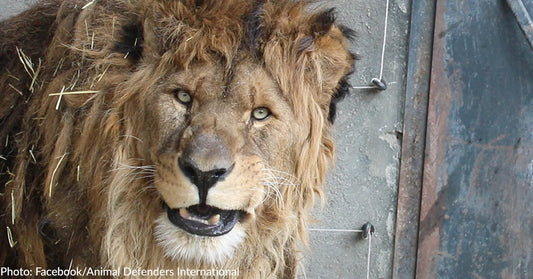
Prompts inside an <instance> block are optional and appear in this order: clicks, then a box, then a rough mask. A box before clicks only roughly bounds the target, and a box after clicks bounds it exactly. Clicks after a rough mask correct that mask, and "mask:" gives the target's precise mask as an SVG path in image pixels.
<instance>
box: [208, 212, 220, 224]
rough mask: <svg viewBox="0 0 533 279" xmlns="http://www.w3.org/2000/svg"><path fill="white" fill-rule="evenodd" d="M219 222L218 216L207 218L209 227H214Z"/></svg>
mask: <svg viewBox="0 0 533 279" xmlns="http://www.w3.org/2000/svg"><path fill="white" fill-rule="evenodd" d="M219 221H220V214H217V215H214V216H213V217H211V218H209V225H214V224H216V223H218V222H219Z"/></svg>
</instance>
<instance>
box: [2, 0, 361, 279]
mask: <svg viewBox="0 0 533 279" xmlns="http://www.w3.org/2000/svg"><path fill="white" fill-rule="evenodd" d="M87 3H88V1H78V0H76V1H64V2H63V1H59V0H48V1H43V2H40V3H39V4H37V5H36V6H35V7H33V8H32V9H31V10H29V11H27V12H24V13H22V14H21V15H19V16H17V17H15V18H12V19H9V20H7V21H4V22H2V23H0V30H1V31H0V38H1V39H2V40H1V42H0V67H1V68H0V69H1V72H0V101H1V103H2V107H0V121H1V127H0V143H1V144H0V155H2V158H1V160H0V164H1V166H0V172H1V176H0V183H1V184H0V185H4V184H5V187H4V186H0V187H4V188H2V191H1V192H2V198H1V201H2V206H3V213H2V215H1V216H2V218H1V219H0V225H2V226H1V227H2V228H9V230H10V231H11V232H12V239H13V241H15V242H16V243H11V244H15V245H14V247H13V248H11V247H10V243H9V242H8V241H7V239H8V235H7V230H6V229H1V230H0V231H1V233H0V246H1V250H0V251H1V252H0V262H2V263H3V266H10V267H23V268H30V269H33V268H35V267H43V268H56V267H61V268H68V267H69V266H74V267H82V268H83V267H93V268H95V267H101V266H102V267H105V268H109V269H118V268H121V267H130V268H142V269H145V270H148V269H155V268H171V269H175V268H176V267H180V268H182V269H186V268H193V269H201V268H204V269H209V268H217V269H236V268H239V272H240V277H242V278H294V277H295V275H296V270H297V267H298V262H299V259H300V255H299V251H300V250H301V249H302V245H303V244H304V243H305V241H306V223H307V221H308V219H309V217H308V214H309V211H310V209H311V208H312V207H313V201H314V198H315V195H318V196H322V186H321V185H322V184H323V182H324V176H325V172H326V169H327V167H328V163H329V162H330V161H331V160H332V157H333V152H334V146H333V142H332V141H331V139H330V136H329V132H328V130H329V128H330V126H331V121H330V120H332V118H333V114H334V111H333V110H334V103H335V102H336V99H337V98H338V97H340V95H342V94H343V93H344V92H343V91H345V90H347V88H346V86H347V83H346V75H347V74H349V72H350V71H351V68H352V63H353V59H354V57H353V55H352V54H350V53H349V51H348V50H347V42H346V37H347V36H349V30H347V29H345V28H342V27H340V26H338V25H335V23H334V18H333V16H332V13H331V10H329V11H318V12H316V11H315V12H310V10H309V3H308V2H306V1H292V0H266V1H255V2H254V1H249V0H225V1H218V0H205V1H192V0H182V1H177V0H176V1H163V0H161V1H156V0H152V1H141V0H115V1H111V0H100V1H95V2H94V3H92V4H91V5H86V4H87ZM21 60H22V61H23V62H21ZM180 90H182V91H185V93H187V94H189V96H190V97H191V98H192V101H191V103H187V102H185V103H184V102H182V101H181V99H180V101H177V100H176V96H177V95H176V94H179V92H181V91H180ZM79 91H83V92H82V93H79ZM61 92H62V93H64V95H62V96H58V95H57V94H54V93H61ZM69 92H74V93H76V92H78V93H77V94H68V93H69ZM258 107H265V108H268V109H269V110H270V111H271V113H272V114H271V115H270V117H268V118H266V119H258V118H254V115H255V114H254V113H255V109H256V108H258ZM183 158H186V159H188V160H192V161H194V164H195V166H196V164H197V165H198V168H199V169H202V170H207V169H215V168H220V165H224V164H227V166H228V168H226V169H229V170H231V171H228V173H229V174H228V175H227V177H226V176H225V177H224V179H220V181H218V182H217V183H216V184H215V185H214V186H212V187H211V188H210V189H209V190H208V192H206V193H208V194H206V196H205V197H204V198H205V199H203V198H202V195H201V194H200V190H199V188H198V189H197V186H196V184H193V183H191V181H193V179H192V178H191V179H189V178H188V177H189V174H187V170H188V169H187V168H186V167H183V166H182V165H181V162H182V161H180V160H182V159H183ZM178 162H179V163H178ZM230 165H231V166H230ZM201 203H204V205H208V206H212V207H214V208H218V209H221V210H239V212H240V213H239V214H241V215H239V216H241V217H240V219H239V222H238V224H237V225H236V227H235V229H233V231H238V232H239V233H240V235H239V234H237V232H236V233H235V234H233V236H232V237H234V238H235V239H234V241H235V243H234V245H233V246H231V247H230V246H228V245H229V244H227V243H224V242H225V241H226V240H224V239H225V238H222V237H219V236H214V237H209V236H208V237H197V236H192V235H191V234H188V233H186V232H184V231H181V230H179V229H177V227H176V228H174V226H173V225H172V224H171V223H170V221H168V219H167V214H166V213H165V209H164V208H166V207H168V208H171V209H177V208H184V207H189V206H193V205H195V204H201ZM162 204H164V206H162ZM168 214H170V213H168ZM169 216H170V215H169ZM233 231H232V232H233ZM232 232H230V233H228V235H231V234H232ZM241 238H242V239H241ZM221 239H222V240H221ZM180 241H183V242H190V243H191V244H190V247H192V248H190V249H189V250H187V251H186V252H183V251H175V250H173V249H175V248H176V247H173V246H180V245H181V243H182V242H180ZM215 248H217V249H218V248H220V249H221V251H222V252H220V253H218V252H213V253H210V252H209V251H207V252H206V253H207V254H206V255H205V256H199V255H190V257H189V254H187V253H192V254H195V253H196V252H195V251H199V250H202V251H203V250H209V249H215ZM191 251H192V252H191ZM198 253H199V252H198Z"/></svg>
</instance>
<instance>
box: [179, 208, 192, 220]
mask: <svg viewBox="0 0 533 279" xmlns="http://www.w3.org/2000/svg"><path fill="white" fill-rule="evenodd" d="M180 216H181V217H182V218H185V219H188V218H189V217H190V216H191V214H190V213H189V210H187V208H185V207H182V208H180Z"/></svg>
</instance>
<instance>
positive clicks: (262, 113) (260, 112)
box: [252, 107, 272, 121]
mask: <svg viewBox="0 0 533 279" xmlns="http://www.w3.org/2000/svg"><path fill="white" fill-rule="evenodd" d="M270 115H272V113H271V112H270V110H269V109H268V108H265V107H260V108H256V109H254V110H253V111H252V117H253V118H254V119H255V120H259V121H261V120H265V119H267V118H268V117H269V116H270Z"/></svg>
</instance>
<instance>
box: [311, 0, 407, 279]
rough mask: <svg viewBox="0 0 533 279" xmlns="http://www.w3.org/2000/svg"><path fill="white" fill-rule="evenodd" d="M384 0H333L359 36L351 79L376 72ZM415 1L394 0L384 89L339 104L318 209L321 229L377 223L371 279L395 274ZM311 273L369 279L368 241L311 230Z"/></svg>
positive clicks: (362, 81) (358, 92)
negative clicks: (323, 199)
mask: <svg viewBox="0 0 533 279" xmlns="http://www.w3.org/2000/svg"><path fill="white" fill-rule="evenodd" d="M386 2H387V1H386V0H379V1H366V0H335V1H327V5H328V6H333V7H337V14H338V19H339V21H340V22H341V23H343V24H345V25H347V26H349V27H350V28H352V29H354V30H355V31H356V32H357V33H358V36H357V38H356V40H355V42H354V43H353V47H352V49H353V51H354V52H355V53H357V54H358V55H359V56H360V60H359V61H358V62H357V63H356V72H355V73H354V76H353V78H352V79H351V82H352V85H354V86H366V85H369V83H370V81H371V79H372V78H375V77H376V78H377V77H379V72H380V60H381V50H382V44H383V31H384V30H383V28H384V19H385V10H386V9H385V8H386ZM409 3H410V1H408V0H391V1H390V4H389V5H390V6H389V15H388V30H387V44H386V49H385V59H384V69H383V77H384V79H385V80H386V81H387V83H388V89H387V90H385V91H375V90H362V89H353V90H352V93H351V95H350V96H349V97H347V98H346V99H345V100H344V101H343V102H342V103H341V104H340V106H339V108H338V111H339V114H338V118H337V121H336V123H335V138H336V143H337V152H336V154H337V161H336V166H335V169H334V170H333V172H332V173H330V175H329V179H328V183H327V204H326V206H325V208H324V209H323V210H320V209H318V210H317V213H316V216H317V219H318V221H319V222H318V223H316V224H314V225H312V227H315V228H320V229H330V230H331V229H360V228H361V226H362V225H363V224H365V223H366V222H371V223H372V224H373V225H374V226H375V230H376V234H375V235H374V237H373V238H372V243H371V244H372V246H371V248H372V249H371V257H370V260H371V261H370V278H391V277H392V255H393V245H394V230H395V219H396V200H397V186H398V173H399V172H398V170H399V161H400V158H399V157H400V152H401V142H400V140H399V139H398V138H401V137H399V136H400V134H399V133H400V132H401V131H402V119H403V113H402V110H403V97H404V89H405V75H406V61H407V58H406V56H407V38H408V26H409V18H410V14H409V13H410V4H409ZM310 238H311V251H310V252H307V253H306V256H305V261H306V274H305V276H306V277H305V276H304V275H302V276H301V278H366V269H367V252H368V240H363V239H361V234H360V233H351V232H334V231H326V232H324V231H311V232H310Z"/></svg>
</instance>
